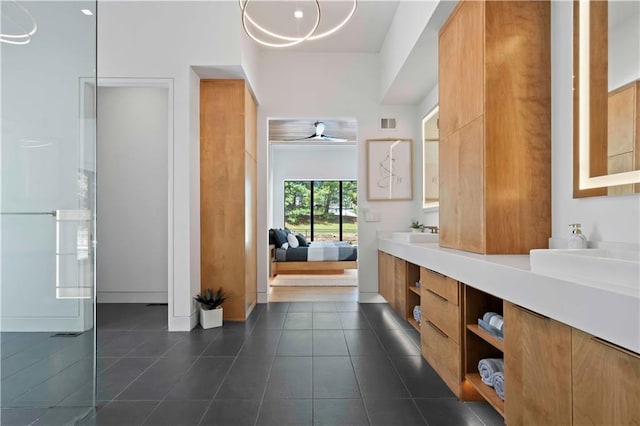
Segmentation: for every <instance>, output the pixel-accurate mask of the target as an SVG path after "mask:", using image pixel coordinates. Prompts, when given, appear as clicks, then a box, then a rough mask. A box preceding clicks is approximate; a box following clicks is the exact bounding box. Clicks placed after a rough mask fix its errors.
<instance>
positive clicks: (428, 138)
mask: <svg viewBox="0 0 640 426" xmlns="http://www.w3.org/2000/svg"><path fill="white" fill-rule="evenodd" d="M439 138H440V137H439V130H438V107H437V106H436V107H435V108H434V109H433V110H432V111H431V112H430V113H429V114H427V116H426V117H425V118H423V119H422V208H423V209H424V210H427V211H428V210H436V209H438V207H439V205H440V192H439V185H440V182H439V178H438V175H439V172H440V171H439V168H438V155H439V149H438V148H439V143H440V140H439Z"/></svg>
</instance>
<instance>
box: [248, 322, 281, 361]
mask: <svg viewBox="0 0 640 426" xmlns="http://www.w3.org/2000/svg"><path fill="white" fill-rule="evenodd" d="M281 333H282V332H281V331H280V330H270V329H259V330H256V331H254V332H253V333H251V334H250V335H249V336H248V337H247V338H246V339H245V342H244V345H243V346H242V349H241V350H240V356H274V355H275V354H276V351H277V350H278V343H279V342H280V334H281Z"/></svg>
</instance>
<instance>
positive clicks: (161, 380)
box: [116, 357, 196, 401]
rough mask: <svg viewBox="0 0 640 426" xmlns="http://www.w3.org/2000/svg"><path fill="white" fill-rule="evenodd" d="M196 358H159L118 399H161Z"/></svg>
mask: <svg viewBox="0 0 640 426" xmlns="http://www.w3.org/2000/svg"><path fill="white" fill-rule="evenodd" d="M195 360H196V358H191V357H187V358H159V359H158V361H156V362H155V363H154V364H153V365H152V366H151V367H149V368H148V369H147V370H146V371H145V372H144V373H142V374H141V375H140V377H138V378H137V379H136V380H134V381H133V382H132V383H131V384H130V385H129V386H128V387H127V388H126V389H125V390H124V391H122V393H120V394H119V395H118V396H117V398H116V399H118V400H121V401H159V400H162V399H164V397H165V395H167V394H168V393H169V391H170V390H171V388H172V387H173V386H174V385H175V384H176V383H177V382H178V381H179V380H180V379H181V378H182V377H183V376H184V375H185V374H186V372H187V371H188V370H189V368H191V366H192V365H193V363H194V362H195Z"/></svg>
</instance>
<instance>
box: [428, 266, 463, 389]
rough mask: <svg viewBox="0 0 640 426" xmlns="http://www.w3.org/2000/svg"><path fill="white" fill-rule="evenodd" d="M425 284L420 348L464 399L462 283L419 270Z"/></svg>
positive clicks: (447, 382)
mask: <svg viewBox="0 0 640 426" xmlns="http://www.w3.org/2000/svg"><path fill="white" fill-rule="evenodd" d="M420 281H421V282H422V295H421V297H420V300H421V309H422V323H421V326H420V347H421V352H422V356H423V357H424V358H425V359H426V360H427V361H428V362H429V364H431V366H432V367H433V369H434V370H436V372H437V373H438V375H439V376H440V377H441V378H442V380H444V382H445V383H446V384H447V386H448V387H449V389H451V391H452V392H453V393H454V394H455V395H456V396H458V397H462V393H463V390H464V389H463V387H462V377H463V375H462V354H461V340H460V336H461V310H460V303H459V301H460V295H459V293H460V284H459V283H458V282H457V281H455V280H453V279H451V278H449V277H445V276H444V275H441V274H439V273H437V272H434V271H430V270H428V269H425V268H420Z"/></svg>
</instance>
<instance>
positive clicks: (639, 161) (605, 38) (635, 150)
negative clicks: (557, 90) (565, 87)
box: [573, 0, 640, 198]
mask: <svg viewBox="0 0 640 426" xmlns="http://www.w3.org/2000/svg"><path fill="white" fill-rule="evenodd" d="M573 5H574V10H573V19H574V24H573V25H574V27H573V36H574V43H573V46H574V49H573V50H574V58H573V59H574V66H573V69H574V103H573V114H574V118H573V123H574V125H573V135H574V136H573V138H574V140H573V196H574V198H581V197H590V196H599V195H618V194H632V193H634V192H635V193H639V192H640V2H637V1H588V0H576V1H574V3H573Z"/></svg>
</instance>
